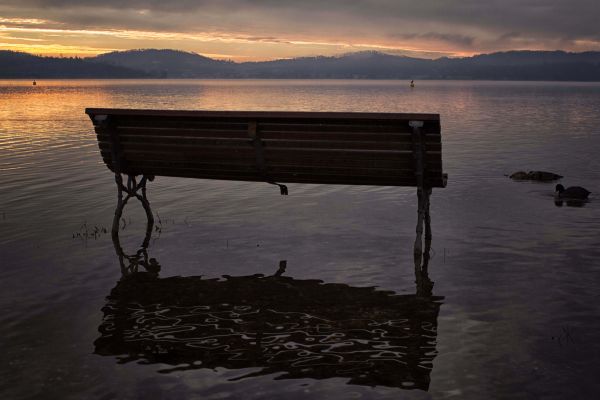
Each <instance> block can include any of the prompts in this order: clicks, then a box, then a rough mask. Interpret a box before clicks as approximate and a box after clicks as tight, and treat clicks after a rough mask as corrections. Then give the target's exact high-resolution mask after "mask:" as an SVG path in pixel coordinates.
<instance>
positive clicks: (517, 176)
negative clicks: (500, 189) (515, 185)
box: [510, 171, 529, 181]
mask: <svg viewBox="0 0 600 400" xmlns="http://www.w3.org/2000/svg"><path fill="white" fill-rule="evenodd" d="M510 179H514V180H517V181H524V180H527V179H529V174H528V173H527V172H525V171H517V172H515V173H514V174H511V175H510Z"/></svg>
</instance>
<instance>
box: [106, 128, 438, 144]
mask: <svg viewBox="0 0 600 400" xmlns="http://www.w3.org/2000/svg"><path fill="white" fill-rule="evenodd" d="M117 132H118V133H119V136H120V137H135V136H140V137H164V138H165V139H166V138H171V137H177V138H213V139H217V138H225V139H227V138H238V139H247V138H248V133H247V130H243V131H236V130H227V129H197V128H179V129H177V128H172V127H171V128H159V127H146V128H144V127H119V128H118V130H117ZM96 133H98V135H99V137H100V138H104V137H108V133H106V132H104V131H103V129H101V128H99V127H96ZM259 136H260V137H261V138H262V139H264V140H269V139H279V140H280V139H286V140H332V141H338V140H339V141H383V142H412V133H406V132H404V133H403V132H387V133H385V132H384V133H381V132H369V131H368V130H364V131H356V132H343V131H312V132H311V131H284V130H278V131H260V134H259ZM425 139H426V142H428V143H440V142H441V136H440V135H439V134H436V133H431V134H425Z"/></svg>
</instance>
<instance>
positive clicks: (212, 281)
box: [0, 80, 600, 399]
mask: <svg viewBox="0 0 600 400" xmlns="http://www.w3.org/2000/svg"><path fill="white" fill-rule="evenodd" d="M85 107H123V108H158V109H209V110H223V109H230V110H306V111H310V110H312V111H367V112H368V111H383V112H434V113H440V114H441V121H442V138H443V159H444V170H445V172H447V173H448V174H449V183H448V187H447V188H445V189H434V191H433V196H432V199H431V201H432V209H431V212H432V225H433V243H432V252H431V260H430V263H429V278H430V279H431V280H432V281H433V282H435V283H434V286H433V289H432V294H433V297H430V296H421V295H419V296H417V294H418V293H417V286H416V284H415V274H414V265H413V258H412V245H413V242H414V239H415V238H414V230H415V222H416V193H415V189H414V188H391V187H358V186H321V185H289V188H290V196H287V197H285V196H279V194H278V190H277V188H276V187H273V186H271V185H267V184H261V183H242V182H220V181H200V180H186V179H175V178H160V177H159V178H157V179H156V181H154V182H152V183H150V184H149V198H150V201H151V203H152V206H153V209H154V211H155V212H157V214H158V215H157V216H158V218H157V220H158V224H157V226H158V228H155V231H154V232H153V236H152V238H151V240H150V246H149V248H148V250H147V254H144V253H143V252H139V253H138V254H137V256H136V255H135V253H136V251H137V250H138V249H139V245H140V243H141V241H142V239H143V237H144V232H145V219H144V213H143V211H142V209H141V207H140V206H139V205H138V204H134V203H132V204H131V205H129V206H128V207H127V208H126V211H125V217H126V219H125V221H124V222H123V226H124V229H123V230H122V231H121V243H120V245H121V246H122V248H123V251H124V253H126V254H127V255H129V256H130V258H129V259H127V258H122V259H121V261H123V266H124V267H126V268H128V267H131V264H132V262H138V263H140V262H141V263H144V262H146V263H147V265H149V266H150V267H151V268H150V270H151V272H145V273H138V274H133V275H131V276H129V278H122V271H121V264H120V259H119V255H118V253H117V252H116V251H115V248H114V246H113V243H112V241H111V239H110V234H107V233H105V231H104V228H110V224H111V219H112V215H113V211H114V206H115V204H116V190H115V186H114V179H113V176H112V175H111V173H110V172H109V171H108V169H107V168H106V167H105V166H104V164H102V161H101V159H100V156H99V152H98V148H97V145H96V142H95V140H96V139H95V136H94V134H93V131H92V126H91V122H90V121H89V119H88V117H87V116H86V115H85V114H84V113H83V110H84V108H85ZM599 151H600V84H589V83H585V84H584V83H581V84H580V83H543V82H535V83H523V82H499V83H495V82H452V81H438V82H436V81H430V82H417V87H416V88H415V89H414V90H410V88H409V87H408V85H407V83H406V82H395V81H197V80H194V81H41V82H38V86H36V87H33V86H31V82H28V81H0V264H1V268H0V282H2V283H1V285H2V287H1V289H2V290H1V291H0V307H1V309H0V310H1V313H0V327H1V328H0V345H1V348H2V353H3V363H2V367H0V396H1V397H2V398H6V399H9V398H10V399H19V398H44V399H53V398H56V399H59V398H60V399H68V398H73V399H80V398H96V399H109V398H123V399H136V398H161V399H176V398H202V399H211V398H245V399H254V398H256V399H259V398H283V397H285V398H290V399H292V398H294V399H295V398H339V399H347V398H378V399H379V398H390V399H391V398H394V399H395V398H399V397H400V398H418V399H422V398H451V397H456V398H475V399H478V398H511V399H519V398H523V399H528V398H557V399H561V398H566V397H569V398H592V397H593V396H594V395H595V394H596V393H597V391H598V389H600V387H599V385H598V383H597V375H598V371H600V361H598V360H600V343H599V342H598V334H599V332H600V318H599V314H600V296H599V295H598V293H599V292H598V287H599V285H600V262H599V261H598V259H599V258H600V235H599V226H600V201H598V197H597V196H598V193H600V160H599V159H598V157H597V155H598V154H599ZM533 169H539V170H548V171H553V172H557V173H560V174H561V175H564V176H565V178H564V179H563V180H562V183H563V184H565V186H569V185H581V186H585V187H586V188H587V189H589V190H591V191H592V192H593V194H592V198H591V200H590V201H589V202H588V203H586V204H585V205H584V206H583V207H568V206H567V205H566V204H565V205H564V206H563V207H557V206H556V205H555V204H554V201H553V197H552V192H553V187H554V185H553V184H541V183H529V182H513V181H511V180H510V179H508V178H507V177H506V176H504V175H505V174H510V173H512V172H514V171H517V170H533ZM145 256H147V260H148V261H144V260H145ZM151 259H154V260H152V261H151ZM157 264H159V265H160V270H159V271H157V268H154V269H153V268H152V266H156V265H157ZM282 265H283V266H285V271H284V272H283V273H282V274H281V270H280V274H281V276H280V277H273V275H274V274H276V272H277V271H278V269H279V268H280V266H282ZM140 271H144V269H143V268H141V267H140ZM126 272H127V271H126ZM256 274H262V276H259V275H256ZM132 277H133V278H132ZM421 294H422V293H421ZM302 324H306V325H302ZM257 332H263V333H262V334H261V335H262V336H260V337H258V336H257V335H258V333H257ZM257 342H260V346H259V345H257Z"/></svg>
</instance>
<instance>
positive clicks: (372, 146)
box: [98, 135, 441, 152]
mask: <svg viewBox="0 0 600 400" xmlns="http://www.w3.org/2000/svg"><path fill="white" fill-rule="evenodd" d="M98 140H99V142H100V143H106V144H110V139H109V137H107V136H106V135H102V136H98ZM119 141H120V143H121V144H122V145H124V146H133V145H134V144H140V145H160V146H169V147H170V148H172V149H174V150H176V148H177V147H179V148H180V149H181V150H182V151H183V150H186V149H187V150H193V149H201V148H206V149H211V148H215V147H243V148H253V147H254V144H253V143H252V141H251V140H250V139H249V138H245V139H232V138H185V137H152V136H121V137H119ZM262 145H263V146H264V147H265V148H290V149H293V148H304V149H340V150H344V149H348V150H351V149H355V150H392V151H393V150H397V151H412V149H413V144H412V143H411V142H392V141H374V140H370V141H333V140H263V143H262ZM426 146H427V147H426V149H427V151H438V152H439V150H440V149H441V145H440V144H439V143H426Z"/></svg>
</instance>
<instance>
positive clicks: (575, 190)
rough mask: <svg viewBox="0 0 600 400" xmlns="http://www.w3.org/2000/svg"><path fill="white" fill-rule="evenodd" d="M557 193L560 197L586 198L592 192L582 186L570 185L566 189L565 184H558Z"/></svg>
mask: <svg viewBox="0 0 600 400" xmlns="http://www.w3.org/2000/svg"><path fill="white" fill-rule="evenodd" d="M555 193H556V196H557V197H559V198H564V199H579V200H585V199H587V197H588V196H589V194H590V193H591V192H590V191H589V190H587V189H585V188H582V187H581V186H569V187H568V188H566V189H565V187H564V186H563V185H561V184H558V185H556V192H555Z"/></svg>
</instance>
